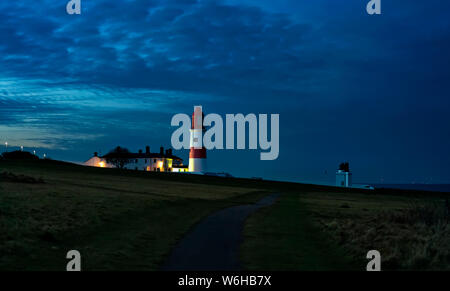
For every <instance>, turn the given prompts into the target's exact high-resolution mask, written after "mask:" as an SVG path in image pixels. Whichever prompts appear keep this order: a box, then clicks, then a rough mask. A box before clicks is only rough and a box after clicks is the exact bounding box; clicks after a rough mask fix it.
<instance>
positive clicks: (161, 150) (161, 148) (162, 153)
mask: <svg viewBox="0 0 450 291" xmlns="http://www.w3.org/2000/svg"><path fill="white" fill-rule="evenodd" d="M159 153H160V154H161V155H164V147H160V148H159Z"/></svg>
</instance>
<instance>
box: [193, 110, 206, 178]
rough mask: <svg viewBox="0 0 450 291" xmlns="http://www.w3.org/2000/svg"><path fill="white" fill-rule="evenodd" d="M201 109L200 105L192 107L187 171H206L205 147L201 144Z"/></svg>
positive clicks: (202, 130) (202, 128)
mask: <svg viewBox="0 0 450 291" xmlns="http://www.w3.org/2000/svg"><path fill="white" fill-rule="evenodd" d="M203 117H204V115H203V111H202V107H201V106H195V107H194V113H193V114H192V126H191V139H190V148H191V150H190V152H189V172H194V173H201V172H205V171H206V148H205V147H204V146H203V132H204V131H205V127H204V126H203Z"/></svg>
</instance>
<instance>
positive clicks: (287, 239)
mask: <svg viewBox="0 0 450 291" xmlns="http://www.w3.org/2000/svg"><path fill="white" fill-rule="evenodd" d="M0 173H3V174H1V175H0V270H61V271H62V270H65V266H66V263H67V259H66V258H65V256H66V253H67V251H68V250H71V249H76V250H79V251H80V253H81V254H82V266H83V270H157V269H158V268H159V267H160V266H161V263H162V262H163V261H164V259H165V258H166V257H167V255H168V254H169V252H170V250H171V249H172V248H173V247H174V245H175V244H176V243H177V241H178V240H179V239H180V238H182V237H183V235H184V234H185V233H186V232H188V231H189V230H190V229H191V228H192V227H193V226H194V225H195V224H196V223H197V222H199V221H200V220H201V219H202V218H203V217H205V216H207V215H209V214H211V213H213V212H215V211H217V210H219V209H222V208H226V207H230V206H233V205H240V204H246V203H253V202H255V201H257V200H259V199H260V198H261V197H263V196H266V195H268V194H269V193H273V192H279V193H281V195H280V198H279V200H278V201H277V202H276V203H275V204H274V205H273V206H270V207H267V208H263V209H261V210H259V211H258V212H256V213H255V214H254V215H252V216H251V217H250V218H249V219H248V220H247V222H246V225H245V228H244V242H243V244H242V246H241V258H242V261H243V262H244V266H245V267H246V269H250V270H347V269H350V270H365V265H366V263H367V260H366V259H365V255H366V253H367V251H368V250H369V249H377V250H379V251H380V252H381V254H382V262H383V266H384V267H386V268H391V269H448V268H449V265H450V264H449V262H450V255H449V254H450V253H449V246H450V241H449V227H448V226H447V224H444V220H443V217H442V216H439V215H440V214H439V213H440V212H439V211H437V210H436V209H441V208H439V207H440V206H439V205H441V203H442V201H443V199H444V198H445V197H448V196H446V195H445V194H431V193H425V192H423V193H422V192H410V191H400V190H395V191H394V192H392V191H389V190H384V191H365V190H352V189H341V188H334V187H324V186H314V185H304V184H295V183H281V182H271V181H259V180H248V179H234V178H220V177H207V176H198V175H180V174H170V173H150V172H138V171H121V170H117V169H100V168H87V167H81V166H76V165H72V164H66V163H61V162H56V161H50V160H41V161H36V162H8V161H0ZM418 205H420V207H418ZM424 205H425V206H424ZM433 205H438V206H436V207H437V208H436V209H434V208H432V206H433Z"/></svg>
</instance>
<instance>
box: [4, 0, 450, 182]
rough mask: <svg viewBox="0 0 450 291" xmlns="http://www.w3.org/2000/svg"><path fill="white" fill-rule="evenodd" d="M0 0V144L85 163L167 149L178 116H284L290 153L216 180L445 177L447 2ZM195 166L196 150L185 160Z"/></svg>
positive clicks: (217, 162)
mask: <svg viewBox="0 0 450 291" xmlns="http://www.w3.org/2000/svg"><path fill="white" fill-rule="evenodd" d="M67 2H68V1H66V0H58V1H55V0H40V1H35V0H33V1H32V0H21V1H12V0H10V1H6V0H2V1H0V144H1V145H3V146H2V150H1V151H3V150H4V149H3V148H4V142H5V141H8V143H9V144H10V146H11V147H14V146H15V147H20V146H21V145H23V146H24V147H25V149H26V150H30V151H32V150H33V149H36V150H37V152H38V154H40V155H42V154H43V153H46V154H47V155H48V156H50V157H52V158H54V159H61V160H66V161H76V162H82V161H85V160H87V159H89V158H90V157H91V156H92V153H93V152H94V151H99V152H101V153H102V154H105V153H107V152H108V151H109V150H110V149H112V148H113V147H115V146H117V145H122V146H125V147H127V148H129V149H130V150H132V151H137V150H139V149H145V146H146V145H150V147H151V148H152V151H159V147H160V146H161V145H163V146H165V147H167V146H169V145H170V136H171V134H172V132H173V130H174V129H175V128H171V127H170V120H171V118H172V116H173V115H174V114H176V113H187V114H190V113H191V112H192V111H193V106H194V105H202V106H203V110H204V111H205V113H206V114H207V113H218V114H222V115H224V114H227V113H244V114H247V113H255V114H258V113H267V114H271V113H278V114H280V155H279V158H278V159H277V160H275V161H260V160H259V151H213V152H208V155H209V156H208V164H209V166H210V170H211V171H226V172H229V173H231V174H233V175H236V176H244V177H251V176H258V177H264V178H271V179H280V180H293V181H306V182H315V183H327V182H332V181H333V180H334V172H335V170H336V168H337V166H338V165H339V163H340V162H343V161H348V162H350V167H351V169H352V170H353V177H354V180H355V181H356V182H362V183H380V182H383V183H411V182H416V183H450V153H449V151H450V150H449V149H450V72H449V68H450V67H449V65H450V2H449V1H441V0H439V1H438V0H428V1H424V0H420V1H418V0H416V1H411V0H408V1H407V0H382V13H383V14H382V15H372V16H371V15H368V14H367V13H366V10H365V6H366V3H367V2H368V1H366V0H346V1H335V0H328V1H326V0H314V1H311V0H276V1H275V0H239V1H238V0H228V1H225V0H224V1H200V0H198V1H197V0H177V1H175V0H169V1H168V0H164V1H163V0H134V1H133V0H95V1H94V0H82V14H81V15H67V14H66V10H65V6H66V4H67ZM175 153H176V154H177V155H179V156H181V157H183V158H185V159H186V158H187V156H188V151H178V152H175Z"/></svg>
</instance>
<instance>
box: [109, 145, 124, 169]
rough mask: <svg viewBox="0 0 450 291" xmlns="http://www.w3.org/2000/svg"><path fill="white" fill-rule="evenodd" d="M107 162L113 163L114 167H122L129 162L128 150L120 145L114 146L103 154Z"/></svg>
mask: <svg viewBox="0 0 450 291" xmlns="http://www.w3.org/2000/svg"><path fill="white" fill-rule="evenodd" d="M104 158H105V160H106V162H107V163H108V164H111V165H114V166H115V167H116V168H119V169H123V168H124V167H125V165H127V164H128V163H130V151H129V150H128V149H126V148H122V147H120V146H118V147H116V148H115V149H113V150H112V151H110V152H109V153H108V154H106V155H105V156H104Z"/></svg>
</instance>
